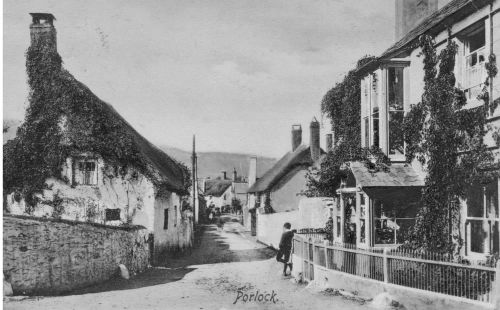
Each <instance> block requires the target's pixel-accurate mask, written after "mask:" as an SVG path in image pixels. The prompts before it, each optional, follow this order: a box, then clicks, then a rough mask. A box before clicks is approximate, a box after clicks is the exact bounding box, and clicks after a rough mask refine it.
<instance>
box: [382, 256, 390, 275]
mask: <svg viewBox="0 0 500 310" xmlns="http://www.w3.org/2000/svg"><path fill="white" fill-rule="evenodd" d="M387 252H388V249H387V248H384V254H383V257H382V259H383V264H384V265H383V268H384V282H385V283H389V262H388V259H387Z"/></svg>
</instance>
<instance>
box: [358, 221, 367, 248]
mask: <svg viewBox="0 0 500 310" xmlns="http://www.w3.org/2000/svg"><path fill="white" fill-rule="evenodd" d="M360 223H361V228H360V232H359V233H360V240H359V241H360V242H361V243H365V239H366V238H365V236H366V234H365V229H366V226H365V220H361V221H360Z"/></svg>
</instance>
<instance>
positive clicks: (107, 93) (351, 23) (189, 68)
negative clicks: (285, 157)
mask: <svg viewBox="0 0 500 310" xmlns="http://www.w3.org/2000/svg"><path fill="white" fill-rule="evenodd" d="M393 6H394V2H393V1H392V0H384V1H373V0H359V1H348V0H345V1H341V0H337V1H331V0H315V1H303V0H263V1H250V0H248V1H243V0H241V1H230V0H220V1H215V0H214V1H203V0H190V1H173V0H172V1H164V0H147V1H140V2H139V1H137V2H135V1H85V3H83V2H81V1H76V0H66V1H63V2H61V1H56V0H49V1H47V2H44V4H41V3H40V2H38V1H35V0H31V1H14V0H7V1H5V2H4V18H5V20H4V58H5V59H4V64H5V65H4V71H5V72H4V76H5V79H4V113H5V115H6V116H8V117H10V118H12V117H15V118H21V117H22V114H23V113H24V109H25V106H24V105H23V102H24V101H25V100H26V98H27V89H26V78H25V73H24V71H25V69H24V51H25V49H26V48H27V46H28V44H29V35H28V33H29V32H28V31H29V30H28V25H29V22H30V20H29V16H28V15H27V12H30V11H35V10H39V11H49V12H52V13H54V15H55V16H56V17H57V22H56V27H57V30H58V49H59V52H60V53H61V55H62V56H63V59H64V61H65V66H66V67H67V68H68V69H69V70H70V71H71V72H72V73H73V74H74V75H75V76H76V77H77V78H78V79H80V80H81V81H82V82H84V83H86V84H87V85H88V86H89V87H90V88H91V89H92V90H93V91H94V92H95V93H96V94H97V95H98V96H100V97H101V98H102V99H103V100H106V101H108V102H110V103H111V104H112V105H113V106H114V107H115V108H116V109H117V110H118V111H119V112H120V113H121V114H122V115H123V116H124V117H125V118H126V119H127V120H129V121H130V123H131V124H132V125H134V126H136V127H137V129H138V130H139V131H140V132H141V133H142V134H144V135H145V136H146V137H147V138H148V139H150V140H152V141H153V142H155V143H157V144H169V145H172V146H177V147H181V148H185V149H187V148H189V147H190V141H191V140H190V137H191V135H192V134H193V133H196V134H197V135H198V139H197V140H198V142H199V144H200V149H202V150H220V151H239V152H249V153H258V154H266V155H272V156H276V157H278V156H280V155H281V154H283V153H284V152H286V151H288V149H289V140H290V139H289V131H290V126H291V125H292V124H294V123H302V124H303V126H304V127H308V126H307V122H309V121H310V120H311V119H312V116H313V115H316V116H318V114H319V104H320V101H321V98H322V96H323V94H324V93H325V92H326V91H327V90H328V89H329V87H331V86H332V85H334V83H335V82H336V81H338V80H339V79H340V78H341V76H342V74H343V73H345V72H346V71H347V70H349V69H351V68H352V67H353V66H354V65H355V63H356V61H357V60H358V59H359V58H360V57H361V56H363V55H365V54H378V53H380V52H381V51H382V50H384V49H385V48H387V47H388V46H389V44H390V43H391V42H392V39H393V24H394V22H393V21H394V17H393V14H394V13H393ZM304 134H305V135H307V134H308V133H307V130H305V132H304ZM304 141H305V142H307V139H306V138H305V139H304Z"/></svg>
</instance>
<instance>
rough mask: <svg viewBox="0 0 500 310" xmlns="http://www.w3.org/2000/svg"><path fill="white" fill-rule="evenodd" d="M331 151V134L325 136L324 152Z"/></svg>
mask: <svg viewBox="0 0 500 310" xmlns="http://www.w3.org/2000/svg"><path fill="white" fill-rule="evenodd" d="M332 149H333V134H331V133H327V134H326V151H327V152H330V151H331V150H332Z"/></svg>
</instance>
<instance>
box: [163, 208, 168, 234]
mask: <svg viewBox="0 0 500 310" xmlns="http://www.w3.org/2000/svg"><path fill="white" fill-rule="evenodd" d="M163 212H164V214H163V229H168V209H165V210H164V211H163Z"/></svg>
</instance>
